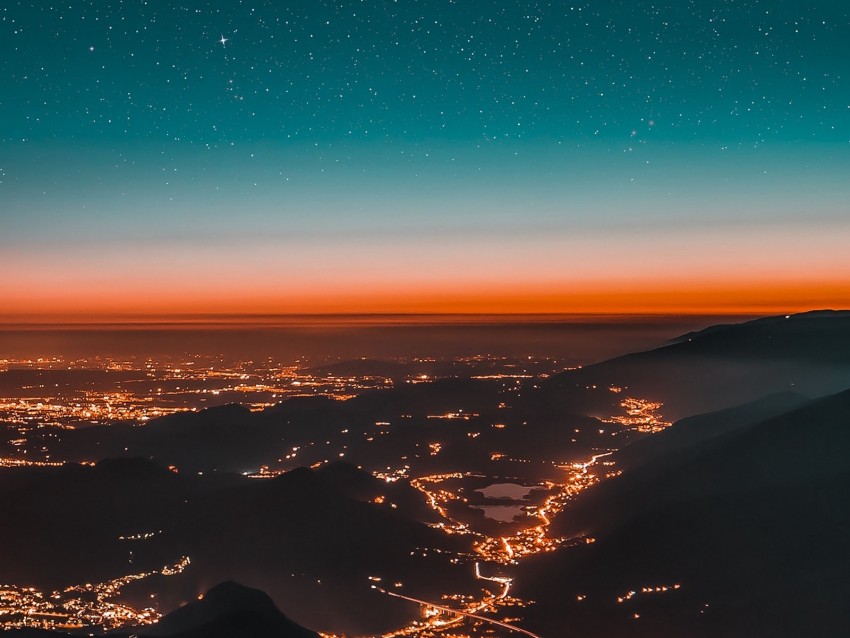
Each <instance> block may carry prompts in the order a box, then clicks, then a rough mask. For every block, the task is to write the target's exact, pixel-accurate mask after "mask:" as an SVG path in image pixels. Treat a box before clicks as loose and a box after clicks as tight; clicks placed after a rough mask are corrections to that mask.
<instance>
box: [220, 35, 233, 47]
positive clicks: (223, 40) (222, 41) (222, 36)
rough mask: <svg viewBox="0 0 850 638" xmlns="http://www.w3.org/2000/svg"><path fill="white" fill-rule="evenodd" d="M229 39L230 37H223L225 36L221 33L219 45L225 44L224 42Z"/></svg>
mask: <svg viewBox="0 0 850 638" xmlns="http://www.w3.org/2000/svg"><path fill="white" fill-rule="evenodd" d="M229 39H230V38H225V37H224V34H222V35H221V40H219V42H221V46H227V44H226V42H227V41H228V40H229Z"/></svg>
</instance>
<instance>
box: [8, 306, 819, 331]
mask: <svg viewBox="0 0 850 638" xmlns="http://www.w3.org/2000/svg"><path fill="white" fill-rule="evenodd" d="M824 310H827V309H820V308H818V309H814V308H813V309H810V310H806V311H799V310H795V311H792V312H783V311H778V310H772V309H771V310H770V311H767V312H765V311H762V312H755V311H753V310H752V309H749V310H746V311H744V310H742V311H738V312H735V311H731V310H721V311H716V312H706V311H705V310H700V311H691V312H687V311H679V312H669V311H668V312H646V311H643V312H576V313H563V312H558V313H556V312H537V313H528V312H524V313H519V312H505V313H472V312H456V313H452V312H442V313H416V312H411V313H282V314H266V313H197V314H189V313H180V314H151V315H138V314H129V313H128V314H117V313H116V314H109V315H103V316H91V315H68V316H60V317H50V316H43V315H40V316H39V315H9V314H6V315H4V314H0V331H15V330H50V329H58V330H61V329H110V328H111V329H118V330H120V329H145V328H147V329H180V328H182V329H193V328H195V329H204V328H207V329H216V328H218V329H225V328H233V329H239V328H267V329H275V328H311V327H315V328H324V327H346V326H350V327H373V326H374V327H379V326H435V325H444V326H452V325H457V326H461V325H522V324H531V325H545V324H561V323H617V322H620V321H634V320H641V319H644V320H647V321H659V320H664V319H668V320H675V319H700V318H706V319H738V320H746V319H752V318H758V317H768V316H781V315H783V314H804V313H806V312H817V311H824Z"/></svg>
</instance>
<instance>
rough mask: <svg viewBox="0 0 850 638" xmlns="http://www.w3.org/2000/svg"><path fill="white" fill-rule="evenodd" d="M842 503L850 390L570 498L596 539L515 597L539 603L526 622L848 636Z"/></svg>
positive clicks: (599, 631)
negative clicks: (647, 589) (577, 500)
mask: <svg viewBox="0 0 850 638" xmlns="http://www.w3.org/2000/svg"><path fill="white" fill-rule="evenodd" d="M594 492H595V493H594ZM848 499H850V391H846V392H843V393H840V394H837V395H834V396H830V397H826V398H824V399H820V400H816V401H813V402H811V403H808V404H806V405H804V406H803V407H801V408H798V409H796V410H792V411H790V412H787V413H785V414H783V415H780V416H777V417H774V418H771V419H767V420H765V421H763V422H761V423H757V424H754V425H752V426H749V427H744V428H741V429H738V430H734V431H732V432H729V433H727V434H725V435H722V436H720V437H717V438H715V439H712V440H710V441H707V442H704V443H701V444H698V445H696V446H694V447H693V448H691V449H690V450H688V451H687V452H685V453H682V454H681V455H678V456H676V455H674V457H673V458H671V457H663V458H662V459H660V460H657V461H655V462H653V463H649V464H648V465H646V466H642V467H640V468H638V469H636V470H634V471H632V472H628V471H627V472H626V473H625V474H624V475H623V476H621V477H619V478H617V479H612V480H610V481H609V482H608V483H606V484H602V485H601V486H600V487H599V488H597V489H593V490H591V491H590V492H588V493H587V494H586V497H585V498H583V499H582V503H580V504H579V505H578V507H579V509H580V510H583V511H584V514H585V515H584V516H582V527H583V529H584V531H586V532H588V533H590V534H592V536H593V537H594V538H595V539H596V542H595V543H593V544H590V545H588V546H586V547H583V548H581V549H580V550H578V551H572V550H562V551H560V552H558V553H557V554H556V555H554V556H552V557H549V558H547V559H546V560H537V561H531V562H530V563H529V564H528V565H526V566H524V567H523V568H522V571H523V574H522V576H521V578H520V579H519V588H518V593H519V594H520V595H525V596H528V597H530V598H533V599H535V600H537V601H538V605H537V606H536V607H535V608H533V610H532V612H531V618H530V623H529V628H530V629H532V630H535V628H536V629H539V630H540V632H541V633H542V634H543V635H548V634H550V633H552V632H553V631H555V627H556V626H567V627H573V628H575V630H576V632H577V634H576V635H588V636H650V635H677V636H683V637H689V636H716V635H723V636H729V637H738V636H741V637H742V638H743V637H744V636H752V635H761V636H777V637H780V636H781V637H784V636H788V637H791V636H797V635H824V636H827V635H847V633H848V631H850V614H848V612H847V607H846V605H844V604H843V602H842V601H843V600H846V598H847V597H848V596H850V584H848V583H847V581H846V578H845V574H846V573H847V571H848V570H850V548H848V544H847V542H846V537H847V534H848V532H850V510H848V508H847V507H845V506H844V504H845V503H847V502H850V501H849V500H848ZM593 512H596V513H597V516H596V520H595V521H594V517H593ZM572 515H573V512H571V510H569V509H568V510H567V511H566V512H564V514H563V515H562V520H561V521H559V522H558V523H557V525H558V526H559V527H560V528H561V529H562V530H567V529H569V528H570V527H571V526H574V525H575V522H570V521H569V519H570V517H571V516H572ZM677 584H678V585H679V586H680V587H679V588H678V589H676V588H672V589H669V590H668V591H660V592H659V591H655V588H656V587H661V586H675V585H677ZM643 587H651V588H652V589H653V591H652V592H643V591H642V588H643ZM629 592H635V594H633V595H629ZM579 596H584V597H585V598H583V599H582V600H581V601H579V600H578V597H579ZM618 598H622V599H623V601H622V602H617V599H618ZM555 609H558V610H559V611H558V612H557V616H558V618H557V620H556V615H554V610H555ZM563 610H565V611H563ZM635 614H637V615H638V617H635ZM562 635H569V634H562Z"/></svg>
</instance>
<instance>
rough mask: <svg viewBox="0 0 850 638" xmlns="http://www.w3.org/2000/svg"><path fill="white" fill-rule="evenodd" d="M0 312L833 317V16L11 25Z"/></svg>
mask: <svg viewBox="0 0 850 638" xmlns="http://www.w3.org/2000/svg"><path fill="white" fill-rule="evenodd" d="M0 51H1V52H2V53H1V54H0V65H2V72H1V73H0V77H2V88H0V142H2V144H0V272H2V273H3V275H2V277H1V278H0V299H2V300H3V308H2V310H0V313H2V314H4V315H6V316H12V315H14V316H31V317H59V316H62V317H64V316H71V315H74V316H76V315H80V316H82V315H85V316H106V315H107V314H112V313H131V314H132V313H135V314H147V313H195V312H198V313H205V312H225V313H244V312H275V313H276V312H296V313H297V312H396V311H398V312H434V311H452V312H453V311H457V312H478V311H482V312H540V311H545V312H594V311H596V312H646V311H653V312H670V311H686V312H687V311H741V310H765V311H767V310H798V309H806V308H812V307H820V306H842V305H844V306H847V305H850V259H847V256H846V255H847V250H848V248H850V8H848V5H847V3H846V2H843V1H842V0H832V1H826V0H814V1H808V2H804V1H790V0H770V1H755V0H747V1H746V2H744V1H740V2H739V1H735V0H725V1H721V0H699V1H691V2H687V1H684V0H675V1H673V0H670V1H658V2H644V1H627V0H622V1H614V0H609V1H601V0H597V1H592V2H574V3H573V2H551V3H546V2H472V1H465V2H452V1H449V0H444V1H427V2H413V1H398V2H392V1H388V0H381V1H379V0H374V1H367V2H338V1H336V2H331V1H329V0H327V1H320V0H303V1H288V2H260V1H257V2H247V1H246V2H218V3H215V2H213V3H211V2H196V3H181V2H165V1H164V0H163V1H150V2H136V1H133V2H129V1H124V2H120V1H109V2H107V1H105V0H101V1H94V2H81V1H73V0H71V1H66V2H62V3H50V2H38V3H32V2H11V1H10V2H4V3H3V4H2V6H0Z"/></svg>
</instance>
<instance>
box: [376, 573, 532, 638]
mask: <svg viewBox="0 0 850 638" xmlns="http://www.w3.org/2000/svg"><path fill="white" fill-rule="evenodd" d="M372 588H373V589H375V590H377V591H379V592H381V593H382V594H386V595H387V596H392V597H394V598H401V599H402V600H408V601H410V602H412V603H418V604H420V605H427V606H428V607H432V608H433V609H439V610H440V611H445V612H448V613H450V614H457V615H459V616H466V617H467V618H474V619H475V620H480V621H482V622H486V623H490V624H491V625H497V626H499V627H503V628H504V629H508V630H509V631H515V632H517V633H520V634H525V635H526V636H530V637H531V638H543V637H542V636H540V635H538V634H533V633H531V632H530V631H528V630H526V629H522V628H521V627H517V626H515V625H509V624H508V623H506V622H502V621H501V620H494V619H492V618H487V617H486V616H479V615H478V614H473V613H471V612H468V611H460V610H459V609H452V608H451V607H444V606H442V605H435V604H434V603H429V602H428V601H427V600H419V599H418V598H411V597H410V596H403V595H401V594H396V593H394V592H391V591H387V590H386V589H382V588H380V587H378V586H376V585H372Z"/></svg>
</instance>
